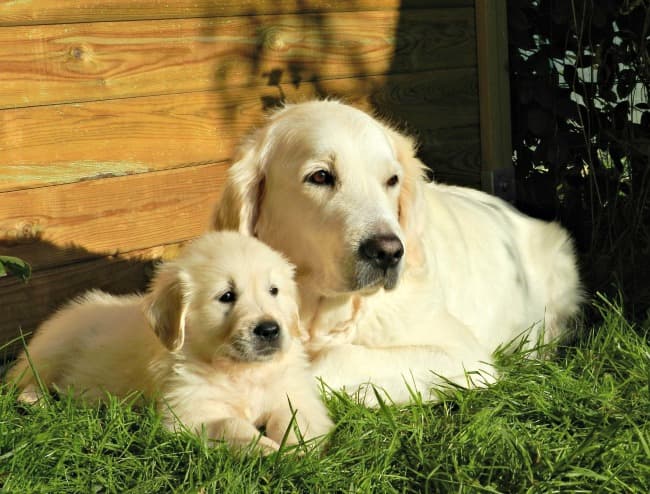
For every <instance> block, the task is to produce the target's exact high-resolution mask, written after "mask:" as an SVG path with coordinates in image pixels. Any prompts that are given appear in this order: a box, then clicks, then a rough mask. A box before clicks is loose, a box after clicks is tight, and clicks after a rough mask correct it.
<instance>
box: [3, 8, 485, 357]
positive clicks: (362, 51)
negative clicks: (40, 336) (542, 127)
mask: <svg viewBox="0 0 650 494" xmlns="http://www.w3.org/2000/svg"><path fill="white" fill-rule="evenodd" d="M475 44H476V39H475V22H474V4H473V0H448V1H444V0H406V1H403V2H400V1H399V0H351V1H345V2H343V1H341V2H332V1H330V0H300V1H299V0H275V1H270V0H258V1H254V0H222V1H216V0H212V1H211V0H179V1H176V2H167V1H163V0H39V1H29V0H25V1H21V2H2V3H0V254H6V255H15V256H20V257H22V258H24V259H26V260H27V261H28V262H30V263H31V264H32V266H33V268H34V275H33V277H32V279H31V281H30V282H29V283H28V284H26V285H24V284H22V283H21V282H20V281H18V280H15V279H7V278H5V279H0V346H2V344H3V343H5V342H7V341H9V340H11V339H12V338H14V337H15V336H16V335H17V334H19V331H21V330H22V331H25V332H29V331H31V330H33V329H34V327H35V326H36V325H37V324H38V323H39V322H40V321H41V320H42V319H43V318H44V317H45V316H46V315H47V314H49V313H51V312H52V310H54V309H55V308H56V307H58V306H59V305H60V304H61V303H62V302H63V301H64V300H66V299H68V298H70V297H72V296H74V295H76V294H78V293H80V292H81V291H83V290H85V289H87V288H89V287H101V288H105V289H108V290H111V291H114V292H118V293H121V292H127V291H132V290H134V289H142V288H143V287H144V286H145V285H146V280H147V277H148V276H149V274H150V272H151V271H150V260H151V259H154V258H158V257H165V256H172V255H174V253H175V252H176V250H177V247H178V245H179V244H181V243H182V242H184V241H186V240H188V239H190V238H192V237H194V236H196V235H198V234H199V233H200V232H201V231H203V230H204V229H205V227H206V225H207V223H208V218H209V215H210V210H211V208H212V207H213V205H214V203H215V201H216V200H217V199H218V197H219V194H220V190H221V186H222V184H223V179H224V172H225V170H226V169H227V166H228V164H229V159H230V157H231V156H232V154H233V149H234V148H235V146H236V144H237V142H238V140H239V139H240V138H241V137H242V136H243V135H245V134H246V133H247V132H248V131H250V129H251V128H253V127H254V126H255V125H257V124H259V123H260V122H261V121H262V119H263V115H264V112H265V111H266V110H267V109H268V108H269V107H272V106H274V105H277V104H278V102H280V101H282V100H287V101H301V100H305V99H308V98H313V97H318V96H337V97H341V98H343V99H344V100H346V101H348V102H350V103H352V104H355V105H358V106H360V107H362V108H366V109H373V110H375V111H376V112H377V113H378V114H380V115H384V116H386V117H388V118H389V119H390V120H391V121H393V122H395V123H398V124H401V125H404V126H405V127H406V128H408V129H409V130H410V131H412V132H415V133H417V134H418V135H419V137H420V140H421V142H422V150H421V152H422V157H423V158H424V160H425V162H427V163H428V164H430V165H431V166H432V167H433V168H434V169H435V173H436V177H437V178H438V179H441V180H445V181H451V182H454V183H461V184H466V185H471V186H476V187H478V186H480V165H479V161H480V158H479V155H480V142H479V113H478V99H477V80H476V79H477V71H476V47H475ZM15 349H16V344H10V345H5V347H4V352H5V353H11V352H12V351H14V350H15Z"/></svg>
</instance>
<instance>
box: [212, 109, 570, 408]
mask: <svg viewBox="0 0 650 494" xmlns="http://www.w3.org/2000/svg"><path fill="white" fill-rule="evenodd" d="M432 164H433V165H434V168H435V166H436V164H435V163H432ZM504 165H505V164H504ZM319 169H325V170H329V171H331V173H332V174H333V175H334V176H335V177H336V182H335V183H334V185H333V186H330V187H323V186H314V184H313V183H310V182H309V181H305V177H306V176H309V174H310V173H313V172H314V171H315V170H319ZM423 169H424V165H423V164H422V163H421V162H420V161H419V160H418V159H417V158H416V157H415V143H414V140H413V139H411V138H410V137H407V136H405V135H403V134H401V133H399V132H397V131H395V130H394V129H392V128H391V127H389V126H388V125H386V124H384V123H382V122H380V121H378V120H377V119H375V118H373V117H371V116H370V115H368V114H366V113H364V112H362V111H359V110H357V109H354V108H352V107H351V106H347V105H345V104H342V103H339V102H336V101H310V102H306V103H301V104H295V105H288V106H286V107H285V108H283V109H281V110H279V111H278V112H277V113H275V114H274V115H273V116H271V118H270V119H269V121H268V122H267V124H266V125H265V126H263V127H261V128H260V129H259V130H258V131H256V132H255V133H254V134H252V135H251V136H250V138H249V139H248V140H247V141H246V142H245V143H244V144H243V146H242V148H241V153H240V156H239V159H238V160H237V162H236V163H234V164H233V166H232V167H231V169H230V172H229V177H228V180H227V183H226V187H225V190H224V193H223V196H222V199H221V201H220V203H219V205H218V206H217V208H216V210H215V215H214V224H213V226H214V228H216V229H235V230H239V231H240V232H242V233H245V234H248V235H254V236H257V237H258V238H260V239H261V240H263V241H264V242H266V243H268V244H269V245H271V246H272V247H274V248H275V249H277V250H279V251H280V252H282V253H284V254H285V255H287V256H288V258H289V259H290V260H291V261H292V262H293V263H294V264H295V265H296V267H297V282H298V287H299V293H300V315H301V319H302V322H303V324H304V326H305V327H306V329H307V331H308V333H309V335H310V340H309V343H308V349H309V351H310V354H311V355H312V357H313V362H314V365H315V372H316V374H317V375H319V376H322V377H323V378H324V381H325V382H326V383H327V384H329V385H331V386H332V387H335V388H338V387H345V388H346V389H349V390H355V389H357V388H359V387H360V386H363V385H364V383H367V382H368V381H371V382H373V383H375V384H377V385H378V386H380V387H383V388H384V389H385V390H386V391H387V392H388V394H389V395H390V397H391V398H392V399H393V400H395V401H397V402H403V401H408V400H409V399H410V396H411V395H410V393H411V391H413V390H418V391H420V392H421V393H423V394H424V395H425V397H429V396H430V394H429V391H430V389H431V386H432V385H436V384H440V383H441V382H444V381H445V380H446V379H448V380H451V381H453V382H455V383H457V384H462V385H479V384H484V383H485V382H489V381H491V380H493V378H494V371H493V369H492V367H491V365H490V364H491V362H492V353H493V351H494V350H495V349H496V348H497V347H499V346H500V345H506V344H508V343H509V342H511V341H512V340H513V339H516V338H519V337H524V338H526V339H527V341H528V343H527V344H526V345H524V346H527V347H530V346H532V345H533V344H536V343H538V342H539V341H542V342H545V341H550V340H552V339H556V338H560V337H562V336H564V335H565V334H566V333H567V330H568V329H567V328H568V321H569V320H570V318H571V317H572V316H574V315H575V313H576V311H577V308H578V305H579V302H580V298H581V291H580V286H579V285H580V284H579V279H578V274H577V270H576V261H575V256H574V253H573V246H572V241H571V239H570V238H569V236H568V235H567V233H566V232H565V230H564V229H562V228H561V227H560V226H559V225H557V224H553V223H545V222H542V221H538V220H535V219H532V218H529V217H527V216H524V215H523V214H521V213H519V212H518V211H516V210H515V209H514V208H513V207H511V206H510V205H509V204H507V203H506V202H504V201H502V200H500V199H498V198H495V197H492V196H490V195H488V194H485V193H483V192H480V191H476V190H473V189H469V188H463V187H453V186H447V185H443V184H438V183H427V181H426V180H425V179H424V172H423ZM392 176H397V177H398V179H399V181H398V184H397V185H395V186H392V187H391V186H388V183H392V182H387V181H388V180H389V178H390V177H392ZM376 234H381V235H385V234H393V235H396V236H397V237H398V238H399V239H400V240H401V241H402V243H403V244H404V247H405V255H404V257H403V259H402V260H401V261H400V263H399V265H397V266H396V268H395V269H394V270H393V271H391V272H387V273H383V274H382V273H377V272H376V271H374V272H373V270H372V269H371V268H370V267H368V266H367V265H364V260H363V259H361V258H360V257H359V255H358V248H359V244H360V242H361V241H363V239H365V238H368V237H369V236H372V235H376ZM479 370H480V371H483V375H482V376H477V375H468V374H466V371H470V372H472V371H479ZM405 382H406V383H408V384H409V385H410V387H411V390H409V389H408V387H407V386H405ZM431 396H432V397H433V395H431ZM365 400H366V403H368V404H373V403H374V402H375V395H374V393H372V392H370V393H368V394H366V397H365Z"/></svg>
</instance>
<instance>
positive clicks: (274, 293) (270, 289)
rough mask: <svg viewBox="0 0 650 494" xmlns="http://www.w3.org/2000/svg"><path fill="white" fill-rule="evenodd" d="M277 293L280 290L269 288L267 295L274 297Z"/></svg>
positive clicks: (273, 287)
mask: <svg viewBox="0 0 650 494" xmlns="http://www.w3.org/2000/svg"><path fill="white" fill-rule="evenodd" d="M279 291H280V290H278V287H277V286H272V287H271V288H269V293H270V294H271V295H273V296H274V297H275V296H276V295H277V294H278V292H279Z"/></svg>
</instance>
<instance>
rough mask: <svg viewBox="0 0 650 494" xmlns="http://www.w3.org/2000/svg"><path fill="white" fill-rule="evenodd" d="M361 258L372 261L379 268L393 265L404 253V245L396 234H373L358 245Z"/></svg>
mask: <svg viewBox="0 0 650 494" xmlns="http://www.w3.org/2000/svg"><path fill="white" fill-rule="evenodd" d="M359 254H360V255H361V258H362V259H366V260H368V261H370V262H372V263H373V264H374V265H375V266H377V267H378V268H381V269H384V270H385V269H388V268H391V267H393V266H395V265H396V264H397V263H398V262H399V261H400V259H401V258H402V256H403V255H404V245H403V244H402V241H401V240H400V239H399V238H398V237H397V235H393V234H387V235H375V236H374V237H370V238H368V239H366V240H364V241H363V242H362V243H361V245H360V246H359Z"/></svg>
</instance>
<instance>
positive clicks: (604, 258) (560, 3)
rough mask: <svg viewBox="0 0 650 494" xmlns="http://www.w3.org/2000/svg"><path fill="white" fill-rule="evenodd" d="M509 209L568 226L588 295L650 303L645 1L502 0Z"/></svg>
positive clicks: (637, 309)
mask: <svg viewBox="0 0 650 494" xmlns="http://www.w3.org/2000/svg"><path fill="white" fill-rule="evenodd" d="M508 29H509V33H508V34H509V57H510V68H511V81H510V84H511V91H512V98H511V101H512V129H513V150H514V153H515V162H516V176H517V198H518V206H519V208H520V209H522V210H523V211H525V212H527V213H530V214H533V215H535V216H538V217H542V218H546V219H553V218H558V219H560V221H561V222H562V223H563V224H565V225H566V226H567V227H568V228H569V229H570V230H571V231H572V233H573V235H574V236H575V238H576V240H577V245H578V248H579V251H580V254H581V258H582V264H583V269H582V272H583V277H584V279H585V281H586V284H587V288H588V290H589V292H590V294H592V295H593V294H595V292H596V291H601V292H605V293H607V294H609V295H610V296H611V295H613V296H616V295H617V292H619V291H620V292H621V295H622V296H623V300H624V304H625V308H626V310H627V311H628V315H629V316H631V317H633V318H635V319H637V320H640V319H644V318H646V317H647V316H648V314H647V311H648V309H649V307H650V262H648V259H649V255H650V214H649V213H650V202H649V197H648V195H649V193H650V175H649V170H650V168H649V167H648V165H649V161H650V106H649V105H648V90H649V89H650V54H649V51H648V47H649V45H650V2H648V1H646V0H641V1H615V0H596V1H592V2H583V1H582V0H568V1H567V0H508Z"/></svg>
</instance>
